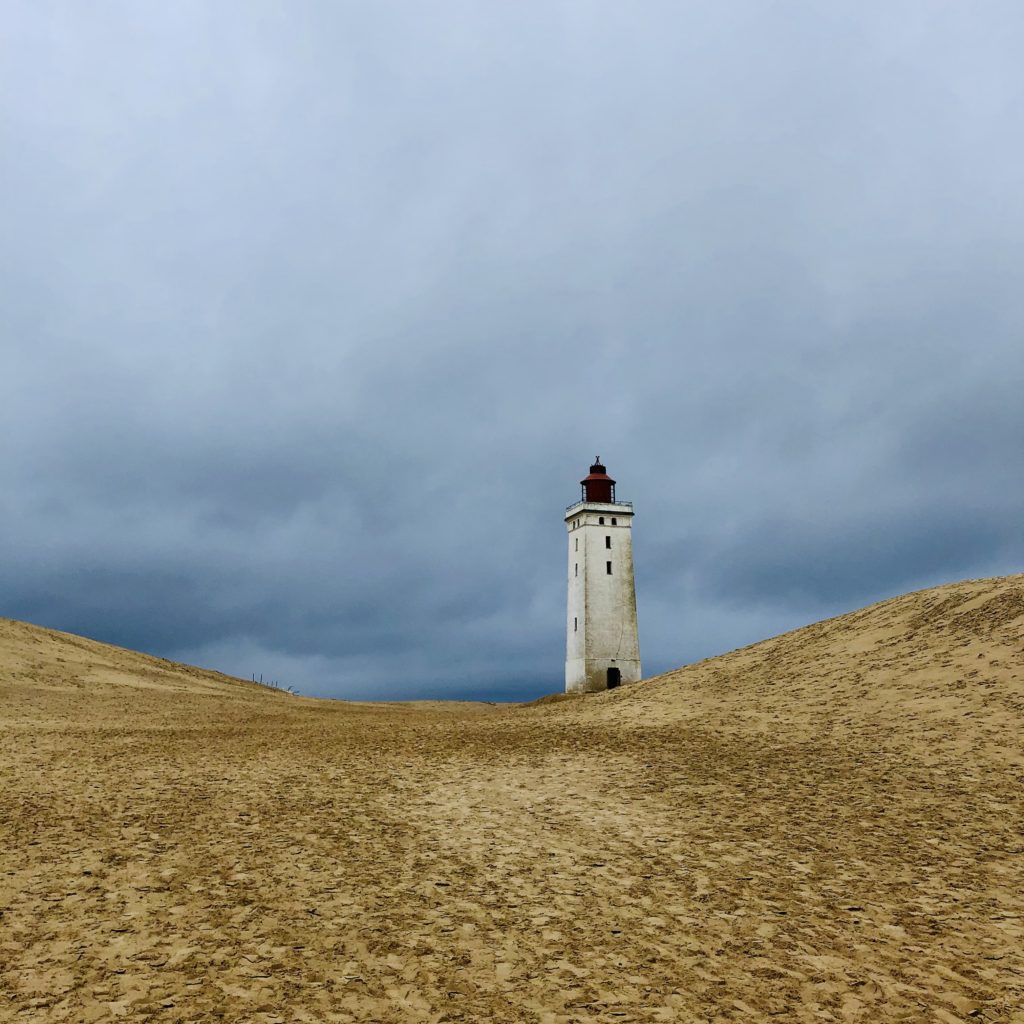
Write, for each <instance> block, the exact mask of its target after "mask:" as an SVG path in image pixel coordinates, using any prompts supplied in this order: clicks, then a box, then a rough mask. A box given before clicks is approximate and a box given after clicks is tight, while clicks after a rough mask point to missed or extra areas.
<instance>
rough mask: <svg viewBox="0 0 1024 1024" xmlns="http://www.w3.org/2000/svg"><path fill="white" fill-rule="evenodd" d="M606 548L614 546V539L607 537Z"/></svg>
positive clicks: (605, 540)
mask: <svg viewBox="0 0 1024 1024" xmlns="http://www.w3.org/2000/svg"><path fill="white" fill-rule="evenodd" d="M604 546H605V547H606V548H610V547H611V546H612V539H611V537H605V539H604Z"/></svg>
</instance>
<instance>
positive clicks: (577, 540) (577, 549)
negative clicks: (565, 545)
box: [573, 537, 580, 551]
mask: <svg viewBox="0 0 1024 1024" xmlns="http://www.w3.org/2000/svg"><path fill="white" fill-rule="evenodd" d="M579 549H580V539H579V537H577V538H576V547H575V548H573V550H574V551H579Z"/></svg>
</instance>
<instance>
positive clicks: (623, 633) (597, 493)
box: [565, 457, 640, 693]
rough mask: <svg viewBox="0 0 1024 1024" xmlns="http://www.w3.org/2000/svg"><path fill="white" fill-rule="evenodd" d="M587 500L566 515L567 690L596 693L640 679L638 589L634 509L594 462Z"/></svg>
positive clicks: (585, 486) (585, 481) (586, 484)
mask: <svg viewBox="0 0 1024 1024" xmlns="http://www.w3.org/2000/svg"><path fill="white" fill-rule="evenodd" d="M580 484H581V486H582V488H583V495H582V500H581V501H578V502H576V504H574V505H570V506H569V507H568V508H567V509H566V510H565V525H566V528H567V530H568V532H569V600H568V618H567V620H566V645H565V691H566V693H594V692H596V691H598V690H609V689H612V688H613V687H616V686H620V685H622V684H624V683H635V682H637V681H638V680H639V679H640V641H639V638H638V636H637V625H636V587H635V585H634V582H633V536H632V535H633V527H632V524H633V504H632V502H629V501H616V499H615V481H614V480H613V479H612V478H611V477H610V476H608V474H607V472H606V471H605V467H604V466H602V465H601V459H600V457H598V458H596V459H595V460H594V464H593V465H592V466H591V467H590V474H589V475H588V476H587V477H586V478H585V479H583V480H581V481H580Z"/></svg>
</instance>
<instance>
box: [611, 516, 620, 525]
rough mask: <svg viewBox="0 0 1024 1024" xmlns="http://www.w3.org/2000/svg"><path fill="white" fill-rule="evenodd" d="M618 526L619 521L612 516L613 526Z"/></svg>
mask: <svg viewBox="0 0 1024 1024" xmlns="http://www.w3.org/2000/svg"><path fill="white" fill-rule="evenodd" d="M618 525H619V521H618V519H616V518H615V517H614V516H612V526H618Z"/></svg>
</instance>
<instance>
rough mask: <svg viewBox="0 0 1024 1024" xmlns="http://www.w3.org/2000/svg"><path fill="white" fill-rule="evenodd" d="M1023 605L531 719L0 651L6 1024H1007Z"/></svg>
mask: <svg viewBox="0 0 1024 1024" xmlns="http://www.w3.org/2000/svg"><path fill="white" fill-rule="evenodd" d="M1022 782H1024V577H1020V576H1017V577H1010V578H1006V579H998V580H983V581H976V582H969V583H962V584H955V585H952V586H950V587H945V588H940V589H938V590H933V591H925V592H922V593H919V594H914V595H908V596H906V597H902V598H898V599H896V600H894V601H891V602H886V603H884V604H881V605H878V606H875V607H873V608H870V609H865V610H864V611H861V612H857V613H854V614H853V615H849V616H845V617H843V618H840V619H836V620H832V621H831V622H828V623H822V624H819V625H816V626H812V627H808V628H807V629H804V630H800V631H797V632H796V633H792V634H788V635H787V636H785V637H781V638H778V639H776V640H772V641H768V642H766V643H764V644H759V645H756V646H754V647H752V648H748V649H746V650H743V651H738V652H734V653H732V654H729V655H726V656H724V657H722V658H717V659H714V660H711V661H707V662H703V663H701V664H699V665H695V666H691V667H689V668H686V669H683V670H680V671H679V672H675V673H671V674H669V675H667V676H663V677H660V678H658V679H655V680H651V681H648V682H645V683H641V684H638V685H636V686H633V687H628V688H623V689H621V690H619V691H615V692H612V693H608V694H600V695H594V696H588V697H580V698H574V699H569V700H562V701H549V702H543V703H541V704H538V705H536V706H533V707H492V706H488V705H484V704H479V705H477V704H445V703H442V702H431V703H426V704H422V705H416V704H395V705H387V704H346V703H341V702H329V701H316V700H311V699H307V698H301V697H298V698H297V697H291V696H289V695H286V694H282V693H279V692H274V691H270V690H268V689H266V688H263V687H259V686H253V685H251V684H248V683H242V682H239V681H236V680H231V679H229V678H227V677H223V676H219V675H217V674H215V673H209V672H203V671H200V670H197V669H188V668H185V667H183V666H176V665H173V664H171V663H169V662H164V661H160V660H159V659H152V658H147V657H145V656H143V655H138V654H134V653H132V652H127V651H121V650H117V649H115V648H110V647H106V646H104V645H101V644H96V643H93V642H91V641H86V640H83V639H81V638H77V637H70V636H67V635H65V634H59V633H53V632H50V631H47V630H43V629H39V628H37V627H32V626H27V625H24V624H20V623H13V622H10V621H8V620H0V1020H3V1021H8V1020H16V1021H76V1022H77V1021H100V1020H103V1021H106V1020H126V1021H144V1020H145V1021H150V1020H152V1021H167V1022H171V1021H228V1022H249V1021H251V1022H268V1024H269V1022H291V1021H414V1022H416V1021H460V1020H461V1021H490V1020H496V1021H543V1022H563V1021H566V1022H567V1021H595V1022H596V1021H764V1020H768V1019H774V1020H783V1021H829V1020H835V1021H872V1022H874V1021H890V1020H904V1021H942V1022H950V1021H989V1022H992V1021H1005V1022H1010V1021H1012V1022H1024V895H1022V893H1024V813H1022V812H1024V787H1022Z"/></svg>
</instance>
